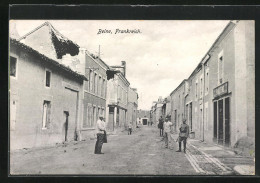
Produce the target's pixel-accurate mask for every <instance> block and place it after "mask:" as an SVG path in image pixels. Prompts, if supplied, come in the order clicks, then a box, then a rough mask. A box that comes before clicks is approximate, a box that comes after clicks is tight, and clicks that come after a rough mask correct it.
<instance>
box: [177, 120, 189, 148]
mask: <svg viewBox="0 0 260 183" xmlns="http://www.w3.org/2000/svg"><path fill="white" fill-rule="evenodd" d="M189 133H190V129H189V125H187V124H186V119H184V120H183V121H182V124H181V127H180V133H179V138H178V141H179V150H178V151H176V152H181V142H182V141H183V146H184V149H183V151H184V153H186V143H187V138H188V137H189Z"/></svg>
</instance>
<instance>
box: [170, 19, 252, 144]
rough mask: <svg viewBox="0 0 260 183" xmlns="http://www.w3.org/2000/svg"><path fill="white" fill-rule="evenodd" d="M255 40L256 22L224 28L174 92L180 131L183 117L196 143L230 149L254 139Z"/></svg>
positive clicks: (174, 108) (230, 25)
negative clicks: (229, 147) (246, 139)
mask: <svg viewBox="0 0 260 183" xmlns="http://www.w3.org/2000/svg"><path fill="white" fill-rule="evenodd" d="M254 37H255V33H254V21H232V22H230V23H229V24H228V25H227V26H226V27H225V29H224V30H223V32H222V33H221V34H220V35H219V37H218V38H217V39H216V41H215V42H214V44H213V45H212V46H211V48H210V49H209V51H208V52H207V53H206V54H205V56H204V57H203V59H202V60H201V62H200V63H199V64H198V66H197V67H196V68H195V70H194V71H193V72H192V74H191V75H190V77H189V78H188V79H187V80H184V82H182V83H181V84H180V86H179V87H177V89H175V90H174V91H173V92H172V93H171V103H172V105H171V106H172V116H173V119H174V120H173V122H175V121H176V122H177V126H178V124H179V123H178V122H179V118H180V117H181V118H182V116H183V117H184V118H185V119H187V123H188V124H189V125H190V128H191V131H193V132H195V137H196V138H197V139H200V140H202V141H207V142H215V143H218V144H220V145H225V146H234V144H235V143H236V142H237V141H238V140H239V139H240V138H243V137H247V138H254V137H255V132H254V131H255V109H254V106H255V93H254V92H255V85H254V83H255V70H254V69H255V65H254V63H255V55H254V48H255V42H254ZM182 101H183V103H182ZM176 111H177V112H176ZM178 111H179V112H178ZM174 114H177V117H176V115H174Z"/></svg>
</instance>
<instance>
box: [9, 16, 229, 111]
mask: <svg viewBox="0 0 260 183" xmlns="http://www.w3.org/2000/svg"><path fill="white" fill-rule="evenodd" d="M45 21H48V22H50V23H51V24H52V25H53V26H54V28H55V29H56V30H58V31H59V32H60V33H61V34H63V35H64V36H66V37H67V38H69V39H70V40H72V41H73V42H75V43H77V44H78V45H79V46H80V47H83V48H86V49H87V50H88V51H90V52H91V53H94V54H98V47H99V45H100V48H101V49H100V50H101V59H102V60H103V61H105V62H106V63H107V64H108V65H120V64H121V61H126V78H127V80H128V81H129V82H130V86H131V87H132V88H137V92H138V95H139V100H138V108H139V109H143V110H150V109H151V106H152V102H153V101H157V100H158V98H159V96H162V97H163V98H165V97H167V96H169V95H170V93H171V92H172V91H173V90H174V89H175V88H176V87H177V86H178V85H179V84H180V83H181V82H182V80H183V79H186V78H188V77H189V75H190V74H191V73H192V71H193V70H194V69H195V67H196V66H197V65H198V63H199V62H200V61H201V59H202V58H203V56H204V55H205V54H206V53H207V51H208V50H209V48H210V47H211V45H212V44H213V43H214V41H215V40H216V39H217V37H218V36H219V34H220V33H221V32H222V31H223V29H224V28H225V26H226V25H227V24H228V22H229V21H220V20H216V21H212V20H211V21H205V20H199V21H194V20H156V21H154V20H66V21H64V20H11V21H10V27H11V25H13V23H15V25H16V29H17V32H18V34H19V35H20V36H23V35H25V34H26V33H28V32H30V31H31V30H33V29H34V28H36V27H38V26H39V25H41V24H42V23H44V22H45ZM99 29H102V30H111V33H112V34H111V33H102V34H98V32H99ZM116 29H120V30H126V29H129V30H140V32H139V33H135V34H128V33H121V34H118V33H117V34H115V32H116Z"/></svg>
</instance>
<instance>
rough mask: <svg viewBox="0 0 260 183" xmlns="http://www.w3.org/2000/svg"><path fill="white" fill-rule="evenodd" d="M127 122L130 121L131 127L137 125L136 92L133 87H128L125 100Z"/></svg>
mask: <svg viewBox="0 0 260 183" xmlns="http://www.w3.org/2000/svg"><path fill="white" fill-rule="evenodd" d="M127 105H128V106H127V123H128V124H129V123H132V125H133V128H136V126H137V108H138V94H137V90H136V89H135V88H131V87H129V88H128V101H127Z"/></svg>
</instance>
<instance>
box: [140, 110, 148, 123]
mask: <svg viewBox="0 0 260 183" xmlns="http://www.w3.org/2000/svg"><path fill="white" fill-rule="evenodd" d="M149 120H150V111H149V110H141V109H140V110H138V112H137V124H138V125H150V121H149Z"/></svg>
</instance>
